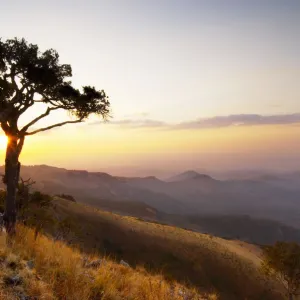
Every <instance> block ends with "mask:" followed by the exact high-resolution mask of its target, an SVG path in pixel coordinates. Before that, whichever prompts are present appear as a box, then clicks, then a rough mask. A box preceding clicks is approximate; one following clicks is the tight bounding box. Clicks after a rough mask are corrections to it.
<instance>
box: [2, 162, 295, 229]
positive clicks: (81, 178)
mask: <svg viewBox="0 0 300 300" xmlns="http://www.w3.org/2000/svg"><path fill="white" fill-rule="evenodd" d="M3 172H4V168H3V167H0V173H3ZM21 176H22V177H23V178H24V179H27V178H29V177H30V178H32V179H33V180H35V181H36V184H35V185H34V188H35V189H37V190H40V191H42V192H45V193H48V194H52V195H57V194H69V195H72V196H74V197H75V199H76V200H77V201H78V202H82V203H85V204H88V205H92V206H95V207H99V208H105V209H109V208H111V209H112V210H113V211H118V212H122V211H123V212H124V213H129V212H130V210H131V208H132V211H133V210H134V211H135V215H138V213H137V212H139V211H145V209H147V208H149V209H150V210H151V209H153V210H154V211H156V212H157V213H155V215H159V214H160V213H162V214H174V215H181V216H188V215H191V214H193V215H202V216H205V215H209V216H211V215H235V216H237V215H249V216H250V217H252V218H258V219H269V220H274V221H277V222H280V223H283V224H286V225H289V226H293V227H296V228H300V178H299V176H296V175H288V176H281V177H279V176H275V177H274V176H264V177H263V178H258V177H257V178H256V179H254V178H253V179H251V180H247V179H242V180H217V179H214V178H212V177H211V176H209V175H206V174H201V173H198V172H196V171H192V170H190V171H186V172H183V173H181V174H179V175H176V176H173V177H171V178H170V179H169V180H166V181H164V180H160V179H158V178H156V177H155V176H146V177H118V176H112V175H110V174H108V173H105V172H88V171H86V170H67V169H64V168H57V167H51V166H47V165H39V166H22V169H21ZM0 187H3V183H2V182H0ZM118 207H119V210H118ZM125 207H126V209H125ZM133 207H135V208H134V209H133ZM143 214H144V213H143ZM145 215H149V214H147V213H145Z"/></svg>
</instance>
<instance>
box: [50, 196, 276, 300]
mask: <svg viewBox="0 0 300 300" xmlns="http://www.w3.org/2000/svg"><path fill="white" fill-rule="evenodd" d="M53 204H54V207H53V208H52V210H54V211H53V213H54V215H56V217H57V218H59V219H64V218H68V219H69V220H72V222H71V224H72V225H70V226H71V227H72V230H71V233H70V234H69V235H68V236H67V237H66V240H68V241H69V242H71V243H73V244H76V245H78V246H79V248H81V250H83V251H85V252H89V253H100V254H102V255H109V256H110V257H111V258H112V259H115V260H116V261H119V260H120V259H124V260H126V261H127V262H129V263H130V264H131V265H132V266H133V267H137V266H143V268H145V269H146V270H147V272H148V273H152V274H153V275H155V274H162V275H163V276H164V278H165V279H167V280H176V281H178V282H182V283H184V284H188V285H189V286H191V287H194V288H198V289H200V290H201V291H205V292H211V291H216V292H217V293H218V294H219V295H220V298H221V299H230V300H234V299H266V300H267V299H274V300H275V299H281V297H280V296H279V295H278V293H275V292H273V293H271V292H270V289H272V290H274V289H275V288H274V285H273V284H272V283H270V282H266V281H265V279H264V278H263V277H262V276H261V275H260V273H259V272H258V270H257V266H258V265H259V253H260V251H259V249H258V248H256V247H254V246H252V245H249V244H246V243H242V242H235V241H227V240H223V239H220V238H216V237H212V236H209V235H204V234H199V233H196V232H192V231H187V230H184V229H179V228H176V227H172V226H167V225H161V224H156V223H150V222H144V221H142V220H138V219H137V218H134V217H124V216H120V215H117V214H112V213H109V212H103V211H100V210H97V209H94V208H91V207H87V206H83V205H81V204H78V203H73V202H69V201H66V200H62V199H56V200H54V201H53ZM46 227H47V228H46V231H48V233H52V234H55V232H54V230H53V227H52V226H46ZM74 232H75V234H74Z"/></svg>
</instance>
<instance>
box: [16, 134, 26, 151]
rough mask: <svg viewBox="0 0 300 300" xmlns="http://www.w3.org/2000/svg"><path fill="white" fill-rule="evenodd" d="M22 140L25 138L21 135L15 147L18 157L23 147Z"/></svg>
mask: <svg viewBox="0 0 300 300" xmlns="http://www.w3.org/2000/svg"><path fill="white" fill-rule="evenodd" d="M24 140H25V136H24V135H22V136H21V137H20V139H19V142H18V146H17V152H18V155H20V153H21V151H22V148H23V145H24Z"/></svg>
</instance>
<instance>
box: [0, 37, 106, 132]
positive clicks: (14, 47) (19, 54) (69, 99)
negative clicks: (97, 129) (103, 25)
mask: <svg viewBox="0 0 300 300" xmlns="http://www.w3.org/2000/svg"><path fill="white" fill-rule="evenodd" d="M71 76H72V68H71V66H70V65H68V64H60V62H59V55H58V53H57V52H56V51H55V50H53V49H49V50H46V51H44V52H40V51H39V48H38V46H37V45H34V44H29V43H28V42H26V41H25V39H17V38H15V39H11V40H7V41H5V42H3V41H2V40H0V122H1V127H2V129H3V130H4V131H5V133H6V134H7V135H10V134H12V135H14V134H18V135H19V136H20V137H22V136H26V135H32V134H35V133H38V132H40V131H45V130H48V129H51V128H54V127H58V126H62V125H65V124H68V123H75V122H82V121H84V120H85V119H86V118H87V117H88V116H89V115H90V114H97V115H100V116H102V117H104V118H106V117H107V116H108V114H109V100H108V97H107V96H106V94H105V92H104V91H103V90H99V91H98V90H96V89H95V88H94V87H91V86H84V87H83V88H82V91H80V90H79V89H76V88H74V87H73V86H72V84H71V81H70V77H71ZM38 102H39V103H44V104H46V105H47V108H46V110H45V112H43V113H42V114H40V115H39V116H37V117H36V118H34V119H33V120H32V121H31V122H29V123H28V124H26V125H25V126H24V127H23V128H20V129H19V128H18V125H17V121H18V119H19V117H20V116H21V115H22V114H23V113H24V112H25V111H26V110H27V109H28V108H30V107H32V106H33V105H34V104H35V103H38ZM58 109H64V110H68V111H69V112H71V114H72V115H73V116H75V117H76V119H75V120H68V121H64V122H59V123H56V124H53V125H51V126H48V127H45V128H39V129H34V130H32V131H30V130H29V129H30V127H31V126H32V125H34V124H35V123H37V122H38V121H39V120H41V119H42V118H44V117H46V116H48V115H49V114H50V112H51V111H54V110H58Z"/></svg>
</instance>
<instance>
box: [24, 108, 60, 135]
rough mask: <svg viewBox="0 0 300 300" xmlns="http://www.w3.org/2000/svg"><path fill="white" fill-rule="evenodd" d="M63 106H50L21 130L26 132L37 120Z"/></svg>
mask: <svg viewBox="0 0 300 300" xmlns="http://www.w3.org/2000/svg"><path fill="white" fill-rule="evenodd" d="M59 108H61V107H51V108H50V107H48V108H47V110H46V111H45V112H44V113H43V114H41V115H40V116H38V117H37V118H35V119H34V120H32V121H31V122H29V123H28V124H27V125H25V126H24V127H23V128H22V129H21V132H23V133H24V132H26V130H27V129H28V128H29V127H30V126H31V125H33V124H35V123H36V122H38V121H39V120H41V119H43V118H45V117H46V116H48V115H49V114H50V111H52V110H55V109H59Z"/></svg>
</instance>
